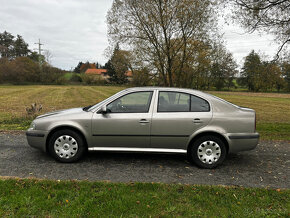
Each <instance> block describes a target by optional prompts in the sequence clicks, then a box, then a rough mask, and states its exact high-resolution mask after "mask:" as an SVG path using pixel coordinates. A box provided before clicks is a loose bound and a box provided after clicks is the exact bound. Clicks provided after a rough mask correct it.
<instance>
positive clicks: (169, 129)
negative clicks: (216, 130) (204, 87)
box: [151, 91, 212, 149]
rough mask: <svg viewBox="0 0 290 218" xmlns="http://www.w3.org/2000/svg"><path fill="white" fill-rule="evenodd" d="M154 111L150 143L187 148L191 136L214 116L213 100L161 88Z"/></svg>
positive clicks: (155, 145)
mask: <svg viewBox="0 0 290 218" xmlns="http://www.w3.org/2000/svg"><path fill="white" fill-rule="evenodd" d="M155 104H156V107H155V108H154V111H153V115H152V125H151V147H152V148H167V149H186V146H187V143H188V140H189V136H190V135H192V134H193V133H194V132H195V131H196V130H197V129H199V128H202V127H203V126H205V125H207V124H208V123H209V122H210V120H211V118H212V111H211V109H210V104H209V103H208V102H207V101H206V100H204V99H202V98H200V97H198V96H194V95H191V94H188V93H183V92H173V91H158V93H157V94H156V100H155Z"/></svg>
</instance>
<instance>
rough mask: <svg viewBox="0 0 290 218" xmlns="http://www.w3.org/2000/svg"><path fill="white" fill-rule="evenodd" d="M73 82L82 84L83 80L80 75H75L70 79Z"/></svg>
mask: <svg viewBox="0 0 290 218" xmlns="http://www.w3.org/2000/svg"><path fill="white" fill-rule="evenodd" d="M69 81H71V82H82V81H83V80H82V78H81V77H80V75H79V74H76V73H73V74H72V76H71V78H70V79H69Z"/></svg>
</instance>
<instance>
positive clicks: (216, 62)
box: [211, 44, 238, 90]
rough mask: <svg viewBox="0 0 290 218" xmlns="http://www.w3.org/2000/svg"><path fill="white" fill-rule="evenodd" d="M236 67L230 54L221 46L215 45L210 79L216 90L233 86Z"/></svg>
mask: <svg viewBox="0 0 290 218" xmlns="http://www.w3.org/2000/svg"><path fill="white" fill-rule="evenodd" d="M237 67H238V66H237V64H236V62H235V61H234V58H233V56H232V54H231V53H230V52H228V51H227V50H226V49H225V47H224V46H223V45H221V44H218V45H215V47H214V48H213V51H212V66H211V79H212V80H213V85H214V86H215V88H216V89H217V90H221V89H222V88H224V87H225V86H226V87H227V88H228V89H230V87H231V86H233V79H234V76H235V75H236V73H237V70H236V69H237Z"/></svg>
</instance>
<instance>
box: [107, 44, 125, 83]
mask: <svg viewBox="0 0 290 218" xmlns="http://www.w3.org/2000/svg"><path fill="white" fill-rule="evenodd" d="M129 59H130V53H129V52H128V51H124V50H120V48H119V45H118V44H117V45H116V47H115V49H114V52H113V54H112V56H111V58H110V60H109V61H108V63H107V64H106V65H105V68H106V69H107V73H108V75H109V76H110V82H112V83H115V84H124V83H127V82H128V80H127V77H126V72H127V71H128V70H129V67H130V60H129Z"/></svg>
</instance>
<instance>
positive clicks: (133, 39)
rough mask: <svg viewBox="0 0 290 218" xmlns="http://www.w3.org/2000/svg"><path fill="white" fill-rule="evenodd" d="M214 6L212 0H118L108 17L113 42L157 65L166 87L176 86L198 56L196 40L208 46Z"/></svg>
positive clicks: (213, 24)
mask: <svg viewBox="0 0 290 218" xmlns="http://www.w3.org/2000/svg"><path fill="white" fill-rule="evenodd" d="M213 7H214V6H213V4H212V1H210V0H142V1H140V0H114V2H113V5H112V8H111V9H110V10H109V12H108V14H107V24H108V35H109V39H110V42H111V44H116V43H120V44H121V45H124V46H126V48H129V49H132V50H133V54H134V55H136V57H138V58H139V59H140V60H142V61H143V62H145V63H148V64H150V65H153V66H155V68H156V71H157V72H158V74H159V75H160V76H161V77H162V80H163V84H164V85H165V86H168V85H169V86H174V85H176V84H175V82H174V78H175V79H176V80H178V77H180V76H182V73H181V72H183V71H184V70H185V69H184V67H185V63H187V62H188V60H189V59H190V58H191V56H192V55H194V54H193V53H194V52H192V41H193V40H199V41H202V42H203V43H204V44H207V43H208V40H209V38H210V37H209V35H210V34H209V33H210V32H212V30H214V26H215V21H216V17H215V16H214V13H213V12H214V11H213ZM177 60H178V61H177ZM176 77H177V78H176Z"/></svg>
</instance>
